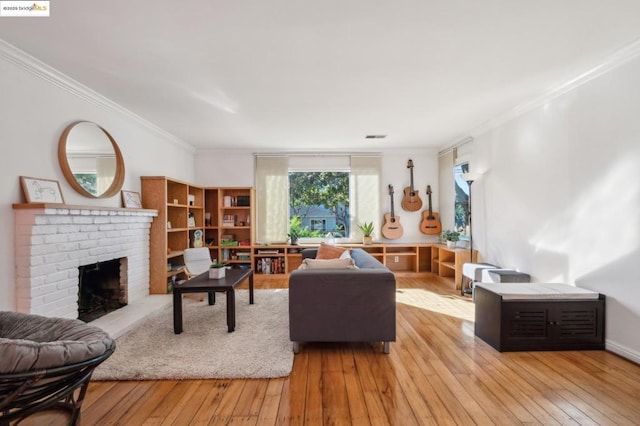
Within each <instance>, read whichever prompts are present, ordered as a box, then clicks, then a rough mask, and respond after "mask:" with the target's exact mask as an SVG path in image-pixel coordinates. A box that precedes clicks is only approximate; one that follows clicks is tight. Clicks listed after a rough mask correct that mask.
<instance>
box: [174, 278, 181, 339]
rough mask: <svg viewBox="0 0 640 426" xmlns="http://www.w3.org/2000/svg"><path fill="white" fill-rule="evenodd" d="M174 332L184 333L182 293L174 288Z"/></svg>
mask: <svg viewBox="0 0 640 426" xmlns="http://www.w3.org/2000/svg"><path fill="white" fill-rule="evenodd" d="M173 332H174V333H175V334H180V333H182V293H180V292H179V291H176V290H175V289H174V290H173Z"/></svg>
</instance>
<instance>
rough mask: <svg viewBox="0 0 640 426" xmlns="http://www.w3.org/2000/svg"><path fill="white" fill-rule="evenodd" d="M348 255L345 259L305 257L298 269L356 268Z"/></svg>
mask: <svg viewBox="0 0 640 426" xmlns="http://www.w3.org/2000/svg"><path fill="white" fill-rule="evenodd" d="M357 268H358V267H357V266H356V264H355V262H354V261H353V259H351V258H350V257H349V258H347V259H305V260H303V261H302V264H301V265H300V267H299V268H298V269H357Z"/></svg>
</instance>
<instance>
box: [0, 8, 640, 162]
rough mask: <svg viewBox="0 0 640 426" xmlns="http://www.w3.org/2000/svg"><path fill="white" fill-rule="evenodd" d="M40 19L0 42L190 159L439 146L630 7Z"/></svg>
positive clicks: (633, 36)
mask: <svg viewBox="0 0 640 426" xmlns="http://www.w3.org/2000/svg"><path fill="white" fill-rule="evenodd" d="M50 6H51V12H50V13H51V16H50V17H48V18H7V17H3V18H0V38H2V39H4V40H5V41H7V42H9V43H11V44H13V45H14V46H16V47H18V48H20V49H22V50H23V51H25V52H27V53H29V54H31V55H33V56H35V57H36V58H38V59H40V60H41V61H43V62H45V63H46V64H48V65H50V66H52V67H54V68H56V69H58V70H59V71H61V72H63V73H65V74H66V75H68V76H70V77H72V78H73V79H75V80H77V81H79V82H80V83H82V84H84V85H86V86H88V87H90V88H92V89H94V90H95V91H97V92H98V93H100V94H102V95H104V96H106V97H107V98H109V99H111V100H113V101H115V102H117V103H118V104H120V105H122V106H124V107H125V108H127V109H129V110H131V111H133V112H134V113H136V114H138V115H140V116H141V117H143V118H145V119H146V120H148V121H150V122H151V123H153V124H155V125H157V126H159V127H161V128H162V129H164V130H166V131H168V132H169V133H172V134H173V135H175V136H177V137H178V138H180V139H182V140H184V141H185V142H187V143H189V144H191V145H193V146H194V147H196V148H198V149H226V148H236V149H251V150H257V151H271V150H280V149H283V150H296V151H302V150H378V149H383V148H415V147H428V146H433V147H443V146H446V145H449V144H451V143H453V142H454V141H456V140H458V139H460V138H462V137H464V136H466V135H468V134H469V132H471V131H472V130H473V129H474V128H477V127H478V126H480V125H482V124H483V123H486V122H487V121H488V120H491V119H492V118H494V117H496V116H498V115H500V114H502V113H504V112H506V111H508V110H510V109H511V108H513V107H515V106H517V105H519V104H522V103H524V102H528V101H531V100H532V99H534V98H536V97H537V96H540V95H541V94H542V93H543V92H546V91H548V90H549V89H551V88H553V87H556V86H559V85H561V84H563V83H564V82H566V81H568V80H570V79H572V78H575V77H576V76H578V75H579V74H581V73H583V72H585V71H587V70H589V69H590V68H592V67H594V66H596V65H598V64H600V63H602V62H603V61H605V60H606V59H607V58H608V57H609V56H611V55H612V54H614V53H615V52H616V51H618V50H619V49H621V48H623V47H625V46H628V45H629V44H631V43H632V42H635V41H636V40H638V39H640V1H638V0H415V1H408V0H394V1H380V0H322V1H304V0H273V1H256V0H226V1H221V0H209V1H205V0H200V1H196V0H186V1H185V0H182V1H180V0H173V1H168V0H153V1H151V0H138V1H131V0H109V1H103V2H99V1H87V0H65V1H51V3H50ZM77 118H78V119H81V118H82V117H77ZM367 134H386V135H388V137H387V138H386V139H382V140H369V139H365V138H364V137H365V135H367Z"/></svg>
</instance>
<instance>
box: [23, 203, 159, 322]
mask: <svg viewBox="0 0 640 426" xmlns="http://www.w3.org/2000/svg"><path fill="white" fill-rule="evenodd" d="M14 214H15V253H16V310H17V311H19V312H25V313H33V314H39V315H45V316H58V317H64V318H77V317H78V290H79V287H78V284H79V267H80V266H83V265H90V264H94V263H99V262H106V261H110V260H114V259H121V258H124V259H126V264H127V268H126V274H124V276H122V277H121V278H120V279H121V280H122V284H123V285H125V286H126V294H127V297H128V302H129V303H131V302H133V301H136V300H139V299H142V298H144V297H145V296H147V295H148V294H149V229H150V226H151V222H152V221H153V218H154V217H155V216H157V212H156V211H155V210H144V209H119V208H109V207H79V206H66V205H59V206H58V205H51V204H16V205H14Z"/></svg>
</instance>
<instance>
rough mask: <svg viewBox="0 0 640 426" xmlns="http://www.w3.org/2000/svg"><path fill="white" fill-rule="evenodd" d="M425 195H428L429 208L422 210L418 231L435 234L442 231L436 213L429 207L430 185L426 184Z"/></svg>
mask: <svg viewBox="0 0 640 426" xmlns="http://www.w3.org/2000/svg"><path fill="white" fill-rule="evenodd" d="M427 195H428V196H429V209H428V210H425V211H423V212H422V222H420V232H422V233H423V234H427V235H436V234H439V233H440V232H441V231H442V224H441V223H440V219H438V213H434V212H433V210H432V209H431V185H427Z"/></svg>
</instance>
